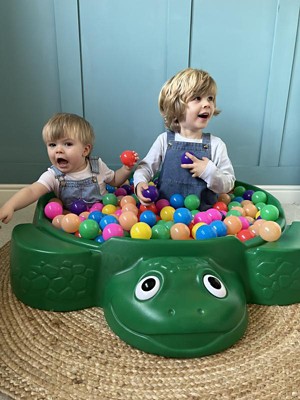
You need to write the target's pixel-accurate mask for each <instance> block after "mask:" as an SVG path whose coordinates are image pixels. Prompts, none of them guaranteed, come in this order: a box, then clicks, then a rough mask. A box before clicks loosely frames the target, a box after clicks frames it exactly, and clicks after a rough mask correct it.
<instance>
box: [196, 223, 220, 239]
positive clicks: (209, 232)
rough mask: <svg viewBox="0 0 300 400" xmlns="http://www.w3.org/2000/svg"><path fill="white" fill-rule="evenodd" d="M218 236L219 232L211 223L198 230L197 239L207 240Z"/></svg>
mask: <svg viewBox="0 0 300 400" xmlns="http://www.w3.org/2000/svg"><path fill="white" fill-rule="evenodd" d="M216 237H217V233H216V231H215V230H214V229H213V228H212V227H211V226H210V225H202V226H200V227H199V228H198V229H197V230H196V240H207V239H213V238H216Z"/></svg>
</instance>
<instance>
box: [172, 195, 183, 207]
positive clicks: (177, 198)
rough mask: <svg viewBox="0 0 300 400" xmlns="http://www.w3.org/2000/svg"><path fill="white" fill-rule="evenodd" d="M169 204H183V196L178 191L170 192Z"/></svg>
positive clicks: (180, 205) (173, 205) (178, 205)
mask: <svg viewBox="0 0 300 400" xmlns="http://www.w3.org/2000/svg"><path fill="white" fill-rule="evenodd" d="M170 206H172V207H174V208H179V207H183V206H184V196H182V194H180V193H175V194H172V196H171V197H170Z"/></svg>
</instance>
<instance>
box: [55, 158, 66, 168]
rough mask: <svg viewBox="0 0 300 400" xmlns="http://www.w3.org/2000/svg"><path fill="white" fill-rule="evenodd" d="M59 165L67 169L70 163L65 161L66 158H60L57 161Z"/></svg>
mask: <svg viewBox="0 0 300 400" xmlns="http://www.w3.org/2000/svg"><path fill="white" fill-rule="evenodd" d="M57 164H58V165H59V166H60V167H66V166H67V165H68V161H67V160H65V159H64V158H58V159H57Z"/></svg>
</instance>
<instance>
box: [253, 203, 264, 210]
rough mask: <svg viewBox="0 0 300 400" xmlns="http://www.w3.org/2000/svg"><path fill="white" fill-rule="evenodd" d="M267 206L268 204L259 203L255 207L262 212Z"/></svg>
mask: <svg viewBox="0 0 300 400" xmlns="http://www.w3.org/2000/svg"><path fill="white" fill-rule="evenodd" d="M265 205H266V203H263V202H258V203H256V204H255V207H256V208H257V209H258V210H259V211H260V210H262V209H263V208H264V206H265Z"/></svg>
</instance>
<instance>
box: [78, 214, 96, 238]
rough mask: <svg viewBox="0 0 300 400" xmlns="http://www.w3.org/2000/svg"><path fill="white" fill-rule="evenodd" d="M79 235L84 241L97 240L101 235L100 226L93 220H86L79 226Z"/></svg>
mask: <svg viewBox="0 0 300 400" xmlns="http://www.w3.org/2000/svg"><path fill="white" fill-rule="evenodd" d="M79 233H80V236H81V237H82V238H84V239H95V237H96V236H98V234H99V224H98V223H97V222H96V221H95V220H93V219H86V220H84V221H82V222H81V224H80V225H79Z"/></svg>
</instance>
